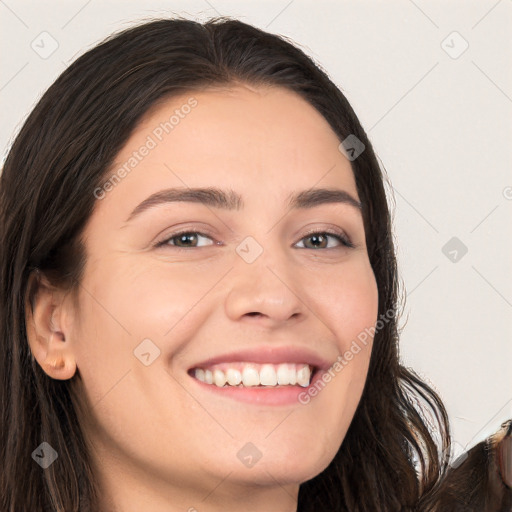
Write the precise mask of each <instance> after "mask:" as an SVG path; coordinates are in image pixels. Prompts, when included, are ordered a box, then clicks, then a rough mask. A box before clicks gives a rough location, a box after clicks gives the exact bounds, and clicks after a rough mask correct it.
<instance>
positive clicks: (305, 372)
mask: <svg viewBox="0 0 512 512" xmlns="http://www.w3.org/2000/svg"><path fill="white" fill-rule="evenodd" d="M310 378H311V371H310V369H309V366H306V365H304V366H303V367H302V368H301V369H300V370H299V371H298V372H297V384H299V386H302V387H303V388H305V387H307V386H309V379H310Z"/></svg>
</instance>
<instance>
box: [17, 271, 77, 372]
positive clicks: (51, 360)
mask: <svg viewBox="0 0 512 512" xmlns="http://www.w3.org/2000/svg"><path fill="white" fill-rule="evenodd" d="M66 297H67V294H66V292H64V291H63V290H60V289H59V288H57V287H55V286H53V285H52V284H50V282H49V281H48V279H47V278H46V276H44V275H43V274H42V273H41V272H39V271H37V270H36V271H35V272H34V273H32V274H31V275H30V277H29V281H28V285H27V294H26V298H25V324H26V329H27V338H28V343H29V346H30V351H31V352H32V356H33V357H34V358H35V359H36V360H37V362H38V363H39V365H40V366H41V368H42V369H43V370H44V372H45V373H46V374H47V375H48V376H50V377H52V378H53V379H58V380H66V379H70V378H71V377H73V375H74V374H75V371H76V361H75V357H74V354H73V351H72V346H71V337H72V336H71V334H72V332H71V325H72V317H73V308H72V304H71V302H70V301H69V300H66ZM68 298H69V297H68Z"/></svg>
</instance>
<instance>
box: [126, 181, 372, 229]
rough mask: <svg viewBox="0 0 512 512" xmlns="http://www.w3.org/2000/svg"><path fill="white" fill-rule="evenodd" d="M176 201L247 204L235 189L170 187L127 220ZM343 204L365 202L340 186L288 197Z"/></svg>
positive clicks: (294, 203)
mask: <svg viewBox="0 0 512 512" xmlns="http://www.w3.org/2000/svg"><path fill="white" fill-rule="evenodd" d="M174 202H188V203H199V204H203V205H205V206H210V207H212V208H219V209H222V210H237V211H239V210H241V209H242V208H243V207H244V201H243V199H242V197H241V196H240V195H239V194H237V193H236V192H234V191H233V190H222V189H219V188H215V187H207V188H169V189H165V190H160V191H159V192H155V193H154V194H152V195H150V196H149V197H148V198H147V199H144V201H142V202H141V203H140V204H138V205H137V206H136V207H135V208H134V209H133V211H132V212H131V213H130V215H129V216H128V218H127V219H126V221H125V222H130V221H131V220H133V219H134V218H135V217H137V216H138V215H140V214H141V213H142V212H144V211H146V210H149V209H150V208H154V207H155V206H158V205H161V204H167V203H174ZM332 203H342V204H347V205H349V206H352V207H354V208H356V209H357V210H358V211H361V209H362V204H361V203H360V202H359V201H357V200H356V199H355V198H354V197H352V196H351V195H350V194H349V193H348V192H346V191H345V190H341V189H337V188H312V189H309V190H303V191H301V192H296V193H293V194H290V195H289V196H288V202H287V206H288V208H289V209H300V210H304V209H309V208H314V207H316V206H320V205H322V204H332Z"/></svg>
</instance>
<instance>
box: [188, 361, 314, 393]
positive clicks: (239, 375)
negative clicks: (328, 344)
mask: <svg viewBox="0 0 512 512" xmlns="http://www.w3.org/2000/svg"><path fill="white" fill-rule="evenodd" d="M311 371H312V369H311V367H310V366H309V365H308V364H294V363H282V364H278V365H274V364H256V363H224V364H222V365H214V366H211V367H209V368H207V369H204V368H195V369H194V376H195V378H196V379H198V380H200V381H201V382H205V383H206V384H215V385H216V386H218V387H223V386H225V385H226V384H227V385H229V386H239V385H243V386H244V387H253V386H259V385H262V386H276V385H281V386H286V385H292V386H294V385H295V384H299V386H302V387H307V386H309V381H310V379H311Z"/></svg>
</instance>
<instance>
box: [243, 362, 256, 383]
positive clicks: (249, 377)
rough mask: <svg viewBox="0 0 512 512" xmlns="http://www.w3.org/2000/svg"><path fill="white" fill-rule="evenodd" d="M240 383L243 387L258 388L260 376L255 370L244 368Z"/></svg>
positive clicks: (248, 367)
mask: <svg viewBox="0 0 512 512" xmlns="http://www.w3.org/2000/svg"><path fill="white" fill-rule="evenodd" d="M242 383H243V385H244V386H259V385H260V374H259V373H258V370H256V368H252V367H251V366H246V367H245V368H244V370H243V371H242Z"/></svg>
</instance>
